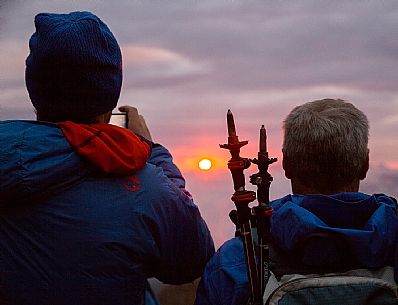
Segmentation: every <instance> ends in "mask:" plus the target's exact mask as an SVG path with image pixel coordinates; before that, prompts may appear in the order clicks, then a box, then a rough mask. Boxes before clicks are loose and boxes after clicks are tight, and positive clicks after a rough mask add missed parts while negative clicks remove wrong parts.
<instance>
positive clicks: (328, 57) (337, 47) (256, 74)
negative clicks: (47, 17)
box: [0, 0, 398, 246]
mask: <svg viewBox="0 0 398 305" xmlns="http://www.w3.org/2000/svg"><path fill="white" fill-rule="evenodd" d="M74 10H89V11H92V12H94V13H95V14H97V15H98V16H99V17H100V18H101V19H102V20H103V21H104V22H105V23H107V24H108V26H109V27H110V28H111V30H112V32H113V33H114V35H115V36H116V38H117V39H118V41H119V43H120V45H121V47H122V52H123V56H124V84H123V90H122V94H121V98H120V102H119V105H124V104H130V105H134V106H137V107H138V108H139V110H140V111H141V113H142V114H143V115H144V116H145V118H146V120H147V122H148V125H149V127H150V129H151V131H152V134H153V137H154V140H156V141H158V142H159V143H161V144H163V145H165V146H166V147H168V148H169V149H170V151H171V152H172V154H173V155H174V159H175V162H176V163H177V164H178V165H179V166H180V168H181V170H182V171H183V173H184V175H185V177H186V180H187V185H188V189H189V190H190V191H191V192H192V194H193V195H194V198H195V200H196V202H197V204H198V205H199V207H200V210H201V212H202V215H203V217H204V218H205V219H206V221H207V222H208V224H209V227H210V229H211V232H212V234H213V237H214V239H215V241H216V245H217V246H219V245H220V244H221V243H222V241H224V240H226V239H228V238H230V237H232V236H233V232H234V227H233V224H232V223H231V222H230V221H229V219H228V212H229V210H230V209H231V208H233V204H232V202H231V201H230V197H231V194H232V192H233V188H232V181H231V177H230V174H229V172H228V170H227V167H226V162H227V161H228V159H229V154H228V152H227V151H224V150H221V149H220V148H219V147H218V144H220V143H225V142H226V140H227V138H226V136H227V134H226V111H227V109H229V108H230V109H231V110H232V111H233V113H234V116H235V122H236V127H237V131H238V135H239V137H240V139H241V140H249V145H247V146H245V147H244V148H243V149H242V156H244V157H250V158H253V157H256V151H257V146H258V130H259V128H260V126H261V124H264V125H265V126H266V128H267V130H268V136H269V137H268V148H269V152H270V155H271V156H275V157H278V158H280V155H281V143H282V131H281V125H282V121H283V119H284V117H285V116H286V115H287V114H288V112H289V110H290V109H291V108H292V107H294V106H296V105H298V104H301V103H304V102H307V101H311V100H315V99H321V98H325V97H331V98H343V99H346V100H348V101H350V102H352V103H354V104H355V105H356V106H357V107H358V108H359V109H361V110H363V111H364V112H365V113H366V114H367V115H368V117H369V120H370V124H371V137H370V151H371V160H372V164H371V165H372V166H371V170H370V172H369V175H368V177H367V179H366V180H365V181H364V183H363V184H362V191H364V192H368V193H378V192H386V193H388V194H390V195H393V196H397V195H398V187H397V186H398V154H397V151H398V137H397V136H396V130H397V128H398V86H397V79H398V61H397V60H396V54H398V44H397V39H396V34H397V31H396V29H397V28H398V4H397V3H396V2H395V1H392V0H391V1H383V2H382V3H381V2H378V1H368V2H359V1H348V0H347V1H339V2H338V3H337V2H336V3H334V2H330V1H316V2H314V1H305V0H301V1H295V2H294V3H293V2H290V1H274V2H267V1H248V2H243V1H221V0H220V1H214V0H203V1H193V0H192V1H186V2H181V1H179V2H177V1H164V2H163V1H130V0H117V1H107V2H105V1H95V0H92V1H88V0H81V1H50V0H40V1H39V0H32V1H29V2H26V1H21V0H16V1H2V2H1V4H0V28H1V31H0V71H1V75H0V89H1V90H0V119H2V120H4V119H15V118H24V119H33V118H34V115H33V110H32V107H31V105H30V103H29V99H28V96H27V92H26V89H25V86H24V60H25V58H26V56H27V54H28V39H29V37H30V35H31V34H32V33H33V31H34V26H33V18H34V15H35V14H37V13H39V12H44V11H50V12H63V13H64V12H69V11H74ZM202 157H208V158H211V159H213V160H214V161H215V167H214V168H213V169H212V170H210V171H207V172H204V171H200V170H199V169H198V168H197V167H196V163H197V162H198V160H199V159H200V158H202ZM254 171H255V168H253V169H251V170H248V171H247V177H248V176H249V175H250V173H252V172H254ZM270 172H271V174H272V175H273V176H274V182H273V183H272V185H271V199H274V198H277V197H280V196H283V195H284V194H287V193H288V192H290V187H289V182H288V181H287V180H286V179H285V178H284V176H283V172H282V168H281V163H280V162H278V163H276V164H274V165H272V166H271V168H270ZM247 187H248V188H249V189H254V188H253V187H252V186H250V185H247Z"/></svg>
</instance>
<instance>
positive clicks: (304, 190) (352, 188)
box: [291, 179, 359, 195]
mask: <svg viewBox="0 0 398 305" xmlns="http://www.w3.org/2000/svg"><path fill="white" fill-rule="evenodd" d="M291 187H292V193H293V194H294V195H314V194H323V195H332V194H337V193H344V192H358V191H359V179H356V180H354V181H352V182H351V183H349V184H347V185H343V186H341V187H338V188H333V187H330V188H329V187H328V188H324V189H321V188H316V187H313V186H308V185H304V184H303V183H301V181H299V180H297V179H292V180H291Z"/></svg>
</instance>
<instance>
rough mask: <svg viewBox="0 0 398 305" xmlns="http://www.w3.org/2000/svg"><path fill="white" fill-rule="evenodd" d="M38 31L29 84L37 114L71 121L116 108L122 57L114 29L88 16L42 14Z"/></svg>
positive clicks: (33, 40) (27, 75) (32, 44)
mask: <svg viewBox="0 0 398 305" xmlns="http://www.w3.org/2000/svg"><path fill="white" fill-rule="evenodd" d="M35 27H36V32H35V33H34V34H33V35H32V37H31V38H30V41H29V48H30V54H29V56H28V57H27V59H26V71H25V81H26V87H27V89H28V92H29V96H30V99H31V101H32V104H33V106H34V107H35V108H36V110H37V111H38V112H41V113H46V114H51V115H55V116H56V117H59V118H62V119H65V120H71V119H74V118H84V117H93V116H97V115H100V114H103V113H106V112H108V111H110V110H112V109H113V108H115V107H116V104H117V101H118V99H119V95H120V90H121V86H122V54H121V51H120V48H119V45H118V43H117V41H116V39H115V37H114V36H113V34H112V32H111V31H110V30H109V28H108V27H107V26H106V25H105V24H104V23H103V22H102V21H101V20H100V19H99V18H98V17H97V16H95V15H94V14H92V13H89V12H73V13H70V14H50V13H42V14H38V15H37V16H36V17H35Z"/></svg>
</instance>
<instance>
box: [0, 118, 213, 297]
mask: <svg viewBox="0 0 398 305" xmlns="http://www.w3.org/2000/svg"><path fill="white" fill-rule="evenodd" d="M100 133H101V132H99V133H98V134H100ZM103 134H104V133H103V132H102V135H103ZM134 136H135V135H134ZM96 137H97V134H94V135H93V137H92V138H90V139H88V140H87V142H89V141H91V140H92V139H93V138H95V140H96V141H97V140H98V141H102V140H100V139H99V138H96ZM135 137H136V136H135ZM0 143H1V144H0V303H1V304H13V305H18V304H25V305H26V304H40V305H46V304H48V305H50V304H51V305H54V304H57V305H62V304H68V305H70V304H79V305H84V304H97V305H98V304H104V305H105V304H118V305H124V304H143V303H144V294H145V288H146V285H147V278H149V277H156V278H158V279H159V280H160V281H162V282H164V283H170V284H180V283H186V282H190V281H192V280H193V279H195V278H197V277H199V276H200V275H201V273H202V271H203V268H204V265H205V263H206V262H207V260H208V259H209V258H210V257H211V255H212V254H213V253H214V246H213V241H212V238H211V236H210V233H209V230H208V228H207V226H206V224H205V222H204V220H203V219H202V218H201V215H200V213H199V210H198V207H197V206H196V205H195V204H194V203H193V201H192V198H191V197H190V195H189V193H188V192H187V191H186V190H185V189H184V186H185V182H184V179H183V177H182V175H181V173H180V171H179V170H178V168H177V167H176V166H175V165H174V164H173V162H172V157H171V155H170V154H169V152H168V151H167V150H166V149H165V148H164V147H162V146H160V145H153V147H152V150H151V154H150V158H149V160H147V162H146V163H145V160H144V163H143V164H142V165H138V168H137V169H136V172H134V173H132V174H130V175H120V174H112V173H105V172H104V171H103V170H102V169H100V168H98V164H97V165H95V163H92V162H90V160H88V159H87V158H88V157H87V156H81V155H80V154H78V153H76V152H75V151H76V150H77V149H79V145H75V144H76V143H73V145H71V143H69V142H68V141H67V140H66V138H65V136H64V134H63V132H62V131H61V129H60V128H59V127H58V126H57V125H55V124H50V123H43V122H34V121H3V122H0ZM86 144H87V143H81V145H80V147H83V146H85V145H86ZM93 144H94V153H93V154H96V156H97V157H98V160H100V161H98V160H97V161H96V162H97V163H98V162H102V161H101V160H104V159H106V158H104V156H106V153H107V152H106V151H108V153H109V152H111V151H122V150H123V148H125V147H123V145H124V144H123V143H117V141H116V145H117V144H120V147H112V145H111V146H109V147H105V148H106V149H103V147H102V148H98V149H96V147H95V145H96V144H95V141H94V142H93ZM102 144H104V143H102ZM114 144H115V143H114ZM106 145H108V144H107V142H106V143H105V146H106ZM134 145H137V149H138V148H139V147H138V146H139V145H147V144H144V142H142V143H141V144H140V141H138V142H137V143H136V144H134ZM72 146H73V147H72ZM115 149H116V150H115ZM133 154H134V152H133ZM140 158H142V156H140ZM108 161H109V160H108ZM133 163H134V162H133ZM109 164H110V165H113V162H112V160H111V162H110V163H109ZM108 171H109V169H108Z"/></svg>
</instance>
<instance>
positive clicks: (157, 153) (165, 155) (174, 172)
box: [148, 143, 192, 198]
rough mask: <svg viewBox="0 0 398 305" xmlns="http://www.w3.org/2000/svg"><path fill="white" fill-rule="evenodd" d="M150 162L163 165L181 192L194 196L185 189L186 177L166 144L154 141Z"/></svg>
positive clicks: (164, 170) (165, 172) (168, 176)
mask: <svg viewBox="0 0 398 305" xmlns="http://www.w3.org/2000/svg"><path fill="white" fill-rule="evenodd" d="M148 162H149V163H151V164H153V165H155V166H157V167H161V168H162V169H163V173H164V174H165V175H166V176H167V178H169V179H170V181H171V182H173V183H174V185H175V186H176V187H177V188H179V189H180V191H181V192H183V193H185V194H186V195H187V196H188V197H190V198H192V196H191V194H190V193H189V192H188V191H187V190H186V189H185V179H184V177H183V176H182V174H181V171H180V170H179V169H178V167H177V166H176V165H175V164H174V163H173V157H172V156H171V154H170V152H169V151H168V150H167V149H166V148H165V147H164V146H162V145H160V144H156V143H152V152H151V156H150V158H149V160H148Z"/></svg>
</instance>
